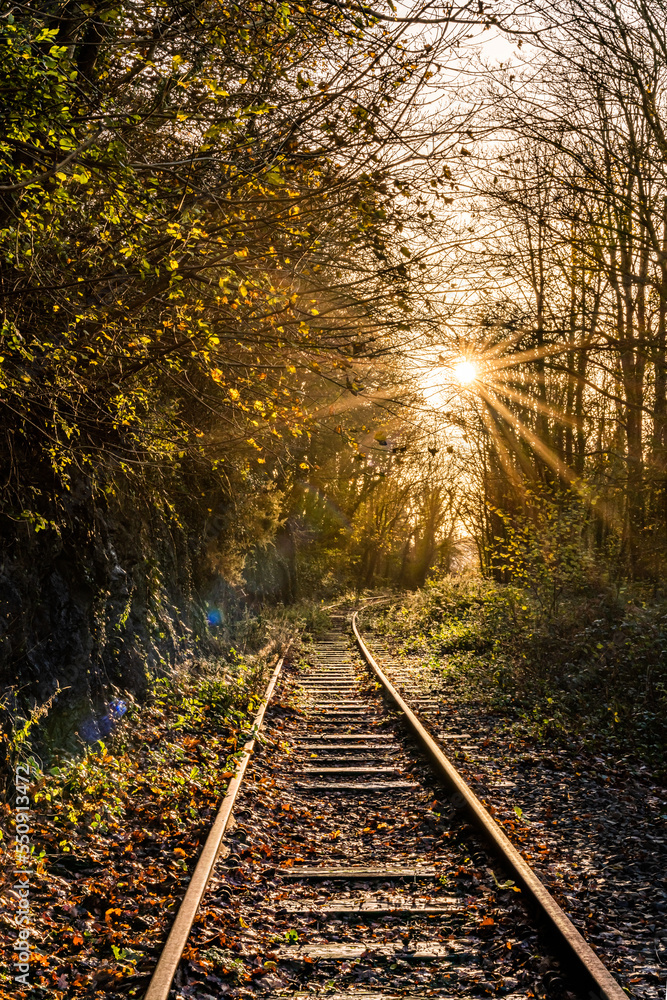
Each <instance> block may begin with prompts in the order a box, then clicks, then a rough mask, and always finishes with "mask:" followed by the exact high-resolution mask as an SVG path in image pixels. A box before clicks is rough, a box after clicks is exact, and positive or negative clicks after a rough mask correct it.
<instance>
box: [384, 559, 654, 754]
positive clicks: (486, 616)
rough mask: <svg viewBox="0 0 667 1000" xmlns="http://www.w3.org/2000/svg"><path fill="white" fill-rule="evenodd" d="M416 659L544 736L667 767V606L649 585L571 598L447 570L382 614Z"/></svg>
mask: <svg viewBox="0 0 667 1000" xmlns="http://www.w3.org/2000/svg"><path fill="white" fill-rule="evenodd" d="M375 624H376V627H377V628H378V630H380V631H381V632H383V633H384V634H386V635H387V636H388V637H389V638H390V639H391V640H392V642H393V644H394V645H395V646H396V647H397V648H398V649H399V650H400V651H401V652H402V653H403V654H404V655H406V656H414V655H419V656H420V657H421V658H422V660H424V661H428V663H429V665H430V666H431V667H434V666H435V667H436V669H437V670H439V671H441V673H442V675H443V682H444V683H445V684H446V686H447V687H449V688H454V689H456V692H457V695H458V696H459V697H461V698H475V699H480V698H481V699H483V700H485V701H486V702H487V703H489V704H490V705H491V706H493V708H494V709H495V710H497V711H501V712H504V713H506V714H508V715H511V716H512V717H513V718H514V719H515V721H516V725H518V726H519V728H520V729H521V730H522V731H523V733H524V734H525V735H527V736H530V737H531V738H534V739H536V740H538V741H541V740H554V739H562V740H568V739H570V738H572V737H573V736H574V737H576V738H578V739H581V740H583V741H584V742H585V743H587V744H589V745H591V746H592V747H596V746H599V745H600V743H601V742H604V743H606V744H608V745H614V747H615V748H617V749H619V750H620V751H621V752H626V753H632V754H635V755H637V756H638V757H639V758H642V759H647V760H651V761H652V762H653V764H654V765H657V766H658V767H664V766H665V744H666V742H667V603H665V602H664V601H655V600H649V599H647V598H646V597H645V596H644V595H642V593H641V592H640V591H638V590H635V591H632V590H630V589H627V590H626V591H621V593H620V594H618V595H611V594H609V593H599V594H597V595H594V596H590V595H587V596H582V594H581V593H577V594H576V596H570V597H568V595H567V594H565V595H563V597H562V599H561V601H560V602H559V605H558V607H557V609H556V610H551V611H550V612H547V611H545V608H544V606H543V604H541V603H539V602H538V601H536V600H535V598H534V596H533V595H532V594H530V592H528V591H527V590H523V589H521V588H519V587H516V586H511V585H501V584H496V583H493V582H490V581H487V580H483V579H479V578H472V577H459V578H456V577H445V578H442V579H439V580H434V581H431V582H430V583H429V584H427V586H426V587H425V588H424V589H423V590H422V591H418V592H416V593H414V594H409V595H405V596H404V597H403V598H402V599H401V602H400V603H394V604H392V605H391V606H390V607H389V608H385V609H382V610H379V611H378V612H376V614H375Z"/></svg>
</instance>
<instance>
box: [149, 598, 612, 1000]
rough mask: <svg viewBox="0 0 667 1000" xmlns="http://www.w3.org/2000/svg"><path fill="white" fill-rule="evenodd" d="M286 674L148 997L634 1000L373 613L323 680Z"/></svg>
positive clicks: (322, 670) (315, 667) (313, 661)
mask: <svg viewBox="0 0 667 1000" xmlns="http://www.w3.org/2000/svg"><path fill="white" fill-rule="evenodd" d="M281 667H282V661H281V662H280V663H279V664H278V665H277V667H276V669H275V671H274V673H273V676H272V678H271V681H270V684H269V687H268V690H267V693H266V697H265V700H264V703H263V704H262V706H261V707H260V710H259V713H258V716H257V718H256V720H255V727H254V729H255V735H256V733H257V731H258V730H259V728H260V727H262V732H261V738H260V739H257V740H256V741H255V740H254V739H251V740H250V741H249V743H248V744H247V746H246V749H245V751H244V755H243V757H242V759H241V761H240V763H239V768H238V770H237V774H236V777H235V778H234V779H232V782H231V783H230V786H229V789H228V792H227V795H226V797H225V799H224V801H223V803H222V806H221V808H220V811H219V813H218V816H217V818H216V820H215V823H214V825H213V828H212V830H211V833H210V835H209V838H208V841H207V843H206V845H205V847H204V850H203V852H202V855H201V857H200V859H199V862H198V865H197V868H196V870H195V872H194V875H193V878H192V880H191V882H190V886H189V888H188V892H187V894H186V896H185V898H184V900H183V902H182V904H181V908H180V910H179V913H178V915H177V917H176V921H175V923H174V925H173V928H172V931H171V933H170V936H169V938H168V940H167V943H166V945H165V948H164V951H163V953H162V956H161V958H160V960H159V963H158V965H157V967H156V970H155V973H154V975H153V978H152V981H151V984H150V986H149V989H148V991H147V993H146V994H145V996H146V1000H166V998H167V997H174V998H176V997H185V996H188V997H194V998H197V1000H210V998H211V997H213V996H215V997H216V998H217V997H220V996H229V997H249V996H253V995H258V996H265V997H274V996H275V997H276V998H277V997H293V998H295V1000H296V998H299V1000H305V998H306V997H312V996H314V995H316V996H322V997H324V996H326V997H330V998H331V1000H343V998H350V1000H353V998H356V1000H392V998H398V997H407V998H415V1000H416V998H417V997H421V996H434V997H438V998H442V1000H446V998H453V997H470V998H482V997H489V996H502V997H506V998H508V1000H519V998H526V997H531V996H533V997H544V998H549V1000H584V998H585V1000H621V998H624V997H626V996H627V994H626V993H625V992H624V991H623V990H622V989H621V988H620V986H619V985H618V984H617V982H616V981H615V980H614V979H613V977H612V976H611V974H610V973H609V972H608V970H607V969H606V968H605V967H604V966H603V965H602V964H601V962H600V961H599V959H598V958H597V956H596V955H595V953H594V952H593V951H592V949H591V948H590V947H589V946H588V945H587V943H586V942H585V941H584V939H583V938H582V937H581V936H580V935H579V933H578V931H577V930H576V928H575V927H574V926H573V925H572V923H571V922H570V921H569V919H568V918H567V916H566V915H565V913H564V912H563V911H562V910H561V909H560V908H559V907H558V905H557V904H556V903H555V901H554V900H553V898H552V897H551V896H550V895H549V893H548V892H547V890H546V889H545V887H544V886H543V885H542V883H541V882H540V881H539V879H538V878H537V877H536V875H535V874H534V873H533V872H532V870H531V869H530V867H529V866H528V865H527V863H526V862H525V861H524V860H523V859H522V857H521V856H520V854H519V853H518V852H517V851H516V850H515V848H514V847H513V846H512V844H511V843H510V841H509V840H508V839H507V838H506V836H505V835H504V833H503V832H502V830H501V829H500V827H499V826H498V825H497V824H496V823H495V822H494V820H493V818H492V817H491V816H490V815H489V814H488V813H487V812H486V810H485V809H484V807H483V806H482V805H481V803H480V802H479V800H478V799H477V798H476V797H475V795H474V793H473V792H472V791H471V790H470V788H469V787H468V786H467V785H466V783H465V782H464V781H463V779H462V778H461V776H460V775H459V774H458V772H457V771H456V770H455V768H454V766H453V765H452V764H451V762H450V761H449V760H448V759H447V757H446V756H445V755H444V753H443V752H442V750H441V749H440V747H439V746H438V745H437V744H436V743H435V742H434V740H433V739H432V737H431V736H430V735H429V733H428V732H427V730H426V729H425V728H424V726H423V725H422V722H421V721H420V719H419V717H418V711H419V710H418V709H417V708H416V709H415V711H413V710H412V708H411V707H410V705H409V704H408V703H407V702H406V701H405V700H404V699H403V697H402V696H401V695H400V694H399V693H398V691H397V690H396V689H395V688H394V687H393V686H392V684H391V682H390V680H389V679H388V678H387V677H386V676H385V675H384V673H383V672H382V669H381V668H380V666H379V665H378V664H377V663H376V661H375V660H374V658H373V655H372V652H371V650H370V649H369V648H368V646H367V645H366V644H365V642H364V639H363V636H362V634H361V632H360V630H359V625H358V622H357V615H356V614H354V615H352V618H351V621H350V620H349V619H348V618H347V617H346V616H345V615H344V614H343V613H339V614H338V615H337V616H336V617H334V616H332V630H331V632H330V633H329V634H327V635H326V636H324V637H323V638H322V639H321V640H320V641H318V642H316V643H314V644H313V648H312V651H311V652H310V654H309V655H308V657H307V665H306V667H305V668H303V669H301V670H300V671H298V672H297V671H294V670H287V669H286V670H284V671H282V670H281ZM406 697H407V701H408V702H409V701H410V697H409V694H408V695H407V696H406ZM183 959H185V960H186V961H183Z"/></svg>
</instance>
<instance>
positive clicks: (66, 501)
mask: <svg viewBox="0 0 667 1000" xmlns="http://www.w3.org/2000/svg"><path fill="white" fill-rule="evenodd" d="M665 13H666V8H665V6H664V3H663V2H662V0H648V2H647V0H629V2H628V3H626V4H624V5H623V6H622V7H621V6H619V5H617V4H616V3H615V2H613V0H595V2H594V3H589V2H583V0H557V2H556V3H549V4H543V3H542V2H541V0H531V2H530V3H529V4H527V5H522V6H521V8H520V9H519V8H517V9H514V8H513V7H512V5H511V4H503V3H500V4H488V5H486V4H483V3H481V2H478V0H475V2H474V3H472V2H468V3H463V4H461V5H459V6H453V5H451V4H440V3H426V4H424V3H422V4H417V5H415V6H414V7H412V6H410V5H402V6H401V7H400V8H399V7H395V6H394V4H393V3H391V2H388V3H387V4H386V5H382V4H380V5H378V6H366V5H365V4H357V3H354V2H341V3H338V2H334V0H316V2H305V3H289V2H285V3H283V2H280V3H278V2H269V3H254V2H249V3H243V2H241V3H232V2H230V3H228V2H226V0H215V2H209V0H205V2H202V3H199V2H187V3H181V2H169V3H160V2H158V3H151V4H146V3H133V2H124V3H116V2H113V0H102V2H91V3H82V2H73V0H57V2H49V3H30V2H27V3H13V4H8V5H5V7H4V9H3V11H2V13H1V15H0V35H1V38H0V59H1V63H0V81H1V83H0V87H1V92H2V100H1V101H0V296H1V298H2V333H1V345H0V347H1V354H0V388H1V392H2V395H1V405H0V440H2V452H1V453H0V464H1V466H2V468H1V470H0V484H1V485H0V490H1V496H2V500H1V513H0V546H1V553H2V554H1V560H0V627H1V630H2V641H1V642H0V671H1V673H2V719H3V731H4V735H5V739H6V746H7V755H8V757H9V756H11V753H12V752H13V751H12V747H14V748H15V747H16V746H17V745H23V744H22V743H21V741H22V740H23V738H24V736H25V734H26V733H27V732H28V731H29V730H30V729H31V727H32V726H33V724H34V723H36V722H39V719H40V718H41V719H43V718H44V717H45V716H46V714H47V713H51V717H52V718H53V719H54V720H55V721H54V726H55V731H56V737H53V734H51V735H52V737H53V738H56V742H57V739H60V738H61V736H62V740H65V736H64V735H62V734H61V728H62V727H63V726H64V729H63V732H65V731H66V730H67V725H66V723H65V722H63V719H66V720H69V722H70V723H71V726H74V727H75V726H76V725H77V724H78V723H79V722H80V721H81V719H82V718H84V716H86V714H87V713H88V714H90V712H91V711H92V712H98V713H99V712H101V713H104V712H105V711H106V709H107V708H108V705H109V700H110V699H111V698H112V697H113V696H119V695H128V694H129V695H130V696H131V697H133V698H138V699H140V700H141V699H142V698H143V697H145V696H146V695H147V693H148V692H149V690H150V689H151V685H152V684H153V682H154V680H155V678H156V677H158V678H159V677H161V676H165V675H168V674H169V673H170V671H173V670H174V669H177V668H178V669H180V668H181V667H184V666H185V667H187V665H188V664H191V663H193V662H194V661H195V660H196V659H197V657H198V656H207V655H209V654H210V655H212V656H222V657H223V659H225V658H226V659H229V656H230V655H231V654H230V653H229V649H230V648H234V649H236V648H238V649H241V650H244V649H246V647H247V648H251V646H252V642H253V641H254V640H255V639H257V642H260V637H261V633H262V628H264V627H265V624H266V622H268V621H273V622H274V625H275V622H276V621H279V622H280V623H282V624H280V626H275V627H281V628H282V627H283V626H284V625H285V622H288V621H294V622H296V621H297V620H299V621H301V622H302V623H303V621H305V620H306V619H307V618H308V617H309V616H311V617H312V616H313V615H315V616H316V614H317V612H316V608H317V606H318V605H319V604H320V603H321V602H323V601H324V602H326V601H331V600H334V599H335V598H336V597H337V596H338V595H340V594H344V593H352V594H357V595H358V594H361V593H364V592H368V591H378V592H386V593H390V592H391V593H393V592H396V593H403V592H417V593H419V592H420V591H421V589H422V588H424V587H426V588H427V592H428V588H429V587H432V586H433V585H435V582H436V581H438V580H446V579H448V575H450V574H452V573H453V574H458V575H459V577H460V578H461V579H462V580H464V579H467V578H470V579H471V580H472V581H473V582H472V583H471V584H470V586H471V587H472V588H473V590H474V588H475V587H477V586H478V583H477V582H476V581H477V580H478V578H481V579H482V580H485V581H486V582H487V583H488V585H489V586H490V587H491V591H492V592H493V594H497V595H501V596H499V597H498V600H501V601H503V600H505V597H503V596H502V595H503V594H505V595H506V594H515V595H518V596H517V598H516V599H517V601H520V602H524V603H523V604H522V605H521V606H522V607H524V610H526V612H527V613H529V615H530V616H531V617H530V622H529V624H528V625H526V627H525V629H524V627H523V625H522V626H521V628H519V626H518V625H517V630H518V631H517V632H516V634H514V635H513V636H511V637H509V638H508V642H507V646H506V650H507V651H508V656H509V657H510V659H512V662H513V663H519V662H524V661H526V662H529V663H530V664H532V665H533V666H535V669H538V667H539V665H540V664H545V663H547V662H552V660H553V657H554V655H555V654H554V650H557V651H558V655H557V656H556V661H557V662H556V666H555V667H554V670H555V671H556V673H557V672H558V671H559V670H561V673H562V672H564V674H568V671H569V673H570V674H571V673H572V670H575V668H576V669H579V667H577V664H584V665H585V666H586V669H588V667H589V666H590V663H591V656H592V657H593V659H594V660H595V666H596V669H598V668H599V669H600V670H603V672H604V674H605V678H606V679H605V682H604V683H605V685H606V686H607V687H606V688H605V691H606V693H605V694H604V695H601V697H602V698H603V700H604V702H605V705H604V707H605V711H610V712H612V715H613V717H615V718H618V719H621V718H622V717H624V712H625V715H626V716H627V719H628V730H629V731H635V730H636V725H635V722H636V719H635V714H633V713H634V708H633V709H632V710H631V709H629V708H628V707H627V704H626V703H627V702H628V701H629V700H630V699H628V698H626V700H625V702H623V689H624V688H625V686H626V682H627V676H626V674H627V675H629V676H631V679H632V680H631V690H632V691H634V692H635V694H636V699H637V701H636V703H635V702H633V705H634V704H640V705H641V706H642V708H641V710H642V711H644V710H646V711H647V712H649V715H648V716H647V717H646V718H645V719H644V723H643V726H644V731H646V732H649V731H650V732H652V733H654V734H655V733H660V732H662V730H661V727H662V726H663V725H664V707H665V697H666V689H665V659H664V657H665V633H664V621H665V611H666V607H665V604H664V597H665V595H664V584H663V580H664V574H665V570H666V568H667V355H666V351H667V342H666V337H667V169H666V167H665V164H666V163H667V157H666V155H665V154H666V152H667V138H666V135H667V132H666V129H667V108H666V106H665V92H664V86H665V79H666V76H667V32H666V29H665V23H666V20H667V19H666V17H665ZM494 588H495V589H494ZM464 590H465V586H464ZM471 592H472V591H471ZM493 599H494V600H495V598H493ZM470 600H471V601H472V602H473V604H474V603H475V602H474V600H473V599H472V598H470ZM466 601H468V598H466V599H465V601H464V604H465V602H466ZM308 602H310V604H309V603H308ZM466 606H468V605H466ZM304 609H305V610H304ZM314 609H315V610H314ZM290 616H291V618H290ZM304 616H305V617H304ZM524 624H525V623H524ZM272 627H273V626H272ZM619 628H620V629H623V628H629V629H631V630H634V631H633V635H635V636H636V637H638V638H637V641H634V642H632V643H631V642H629V641H628V642H625V641H623V640H621V639H619V637H618V629H619ZM582 629H583V630H584V632H582ZM586 629H592V630H593V632H595V637H596V642H595V643H593V644H591V642H590V641H589V638H586V636H587V635H588V633H587V632H586ZM524 633H525V634H524ZM584 633H586V636H585V637H584V638H583V639H582V635H584ZM598 633H599V635H598ZM598 639H599V641H597V640H598ZM248 643H250V645H248ZM568 643H571V647H568ZM526 644H527V646H526ZM568 648H571V649H574V650H575V652H572V655H571V656H570V658H569V659H568ZM526 649H527V651H526ZM577 650H578V652H577ZM591 650H594V652H593V654H591ZM621 654H622V656H621ZM619 656H620V657H621V658H623V657H625V660H624V661H623V662H624V663H625V661H627V664H626V667H627V671H626V667H624V668H623V670H620V669H619V668H618V663H619ZM573 664H574V665H575V666H573ZM582 669H584V668H583V667H582ZM624 671H625V672H624ZM568 676H569V674H568ZM614 684H616V687H614ZM609 685H611V688H609ZM609 690H612V695H610V694H609ZM614 699H616V701H614ZM612 702H613V705H612ZM56 703H57V705H58V706H60V716H59V714H58V712H56V711H53V709H54V705H56ZM610 705H612V707H611V708H610V707H609V706H610ZM58 720H59V721H58ZM632 720H635V721H632ZM59 727H60V728H59ZM42 728H43V726H42ZM70 728H71V727H70ZM58 734H60V735H58ZM70 735H71V733H70ZM661 739H662V737H660V739H659V740H658V743H660V740H661ZM17 741H18V742H17Z"/></svg>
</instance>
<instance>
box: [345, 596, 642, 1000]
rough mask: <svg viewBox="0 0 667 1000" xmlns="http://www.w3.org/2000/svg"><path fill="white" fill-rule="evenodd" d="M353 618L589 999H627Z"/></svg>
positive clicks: (395, 696) (413, 724) (374, 666)
mask: <svg viewBox="0 0 667 1000" xmlns="http://www.w3.org/2000/svg"><path fill="white" fill-rule="evenodd" d="M357 618H358V612H356V611H355V612H354V614H353V615H352V630H353V632H354V636H355V639H356V641H357V645H358V647H359V650H360V652H361V655H362V656H363V658H364V659H365V660H366V662H367V663H368V665H369V666H370V668H371V670H372V671H373V673H374V674H375V676H376V677H377V679H378V680H379V681H380V683H381V684H382V686H383V688H384V690H385V691H386V693H387V694H388V695H389V697H390V698H391V699H392V701H393V702H394V704H395V705H396V706H397V707H398V708H399V709H400V711H401V712H402V714H403V716H404V717H405V720H406V722H407V723H408V726H409V728H410V730H411V731H412V733H413V734H414V736H416V737H417V740H418V741H419V743H420V744H421V746H422V747H423V749H424V750H425V751H426V753H427V754H428V756H429V758H430V760H431V763H432V764H433V765H434V768H435V770H436V771H437V772H438V774H439V775H440V776H441V777H442V778H443V779H444V781H445V783H446V784H447V785H448V786H449V788H450V789H452V791H453V793H454V795H453V801H454V804H455V805H458V806H460V807H461V808H462V809H464V810H465V811H466V812H467V813H468V815H469V816H470V818H471V820H472V821H473V823H474V824H475V826H476V827H477V828H478V829H479V830H480V832H481V833H482V834H483V835H484V837H485V839H486V841H487V842H488V843H489V844H490V846H491V847H492V849H493V850H494V852H495V853H496V854H497V855H498V856H499V857H500V858H501V860H502V861H503V862H504V864H505V865H506V867H507V868H508V869H509V870H510V871H511V872H512V874H513V875H514V878H515V880H516V882H517V883H518V884H519V885H520V886H521V888H522V889H523V890H524V892H525V893H526V895H527V896H528V897H530V899H531V901H532V902H533V905H534V906H535V908H536V909H537V911H538V913H539V915H540V916H541V917H542V918H543V919H544V921H545V922H546V924H547V925H548V926H549V928H550V930H551V931H552V932H553V934H554V935H555V937H556V940H557V942H558V944H559V945H560V950H561V951H562V952H563V953H564V955H565V956H566V958H567V959H569V960H571V961H573V962H574V963H575V966H576V968H577V970H578V971H579V973H580V974H581V975H582V976H583V977H584V978H585V980H586V985H587V987H588V988H589V994H588V995H589V998H590V1000H627V996H628V995H627V993H626V992H625V990H623V989H622V988H621V987H620V986H619V984H618V983H617V982H616V980H615V979H614V977H613V976H612V974H611V973H610V972H609V970H608V969H607V968H606V967H605V966H604V965H603V964H602V962H601V961H600V959H599V958H598V956H597V955H596V954H595V952H594V951H593V949H592V948H591V946H590V945H589V944H588V942H587V941H586V940H585V939H584V938H583V937H582V935H581V934H580V933H579V931H578V930H577V928H576V927H575V926H574V924H573V923H572V921H571V920H570V918H569V917H568V916H567V914H566V913H565V912H564V910H562V909H561V907H560V906H559V905H558V903H557V902H556V900H555V899H554V898H553V896H552V895H551V893H550V892H549V891H548V889H547V888H546V886H545V885H544V884H543V883H542V882H541V881H540V879H539V878H538V877H537V875H536V874H535V872H534V871H533V870H532V868H531V867H530V865H529V864H528V863H527V862H526V861H525V860H524V859H523V858H522V857H521V855H520V854H519V852H518V851H517V849H516V848H515V847H514V845H513V844H512V843H511V841H510V840H509V839H508V838H507V836H506V835H505V834H504V833H503V831H502V829H501V828H500V826H499V825H498V823H496V821H495V820H494V819H493V818H492V817H491V815H490V814H489V813H488V812H487V810H486V809H485V808H484V806H483V805H482V803H481V802H480V800H479V799H478V798H477V796H476V795H475V793H474V792H473V791H472V789H471V788H469V787H468V785H467V784H466V782H465V781H464V779H463V778H462V776H461V775H460V774H459V772H458V771H457V769H456V767H455V766H454V765H453V764H452V762H451V761H450V760H449V758H448V757H446V756H445V754H444V753H443V752H442V750H441V749H440V747H439V746H438V744H437V743H436V742H435V740H434V739H433V738H432V736H430V734H429V733H428V732H427V730H426V729H425V728H424V726H423V725H422V723H421V722H420V720H419V719H418V718H417V716H416V715H415V713H414V712H413V711H412V709H411V708H410V706H409V705H408V704H407V702H405V701H404V700H403V698H402V697H401V695H400V694H399V692H398V691H397V690H396V688H395V687H394V685H393V684H392V683H391V681H390V680H389V678H388V677H387V675H386V674H385V673H384V671H383V670H382V668H381V667H380V665H379V664H378V663H377V661H376V660H375V658H374V656H373V654H372V653H371V651H370V649H369V648H368V646H367V645H366V643H365V642H364V640H363V639H362V637H361V634H360V632H359V628H358V625H357Z"/></svg>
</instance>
